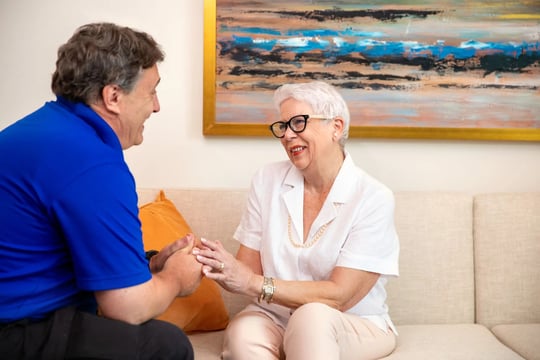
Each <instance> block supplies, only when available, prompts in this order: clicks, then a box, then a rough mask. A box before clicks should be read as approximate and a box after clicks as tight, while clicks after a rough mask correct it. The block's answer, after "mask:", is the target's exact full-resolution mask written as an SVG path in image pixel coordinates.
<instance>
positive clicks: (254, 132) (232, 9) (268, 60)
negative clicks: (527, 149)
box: [203, 0, 540, 141]
mask: <svg viewBox="0 0 540 360" xmlns="http://www.w3.org/2000/svg"><path fill="white" fill-rule="evenodd" d="M539 10H540V3H539V2H538V1H537V0H514V1H489V2H487V1H463V0H446V1H441V0H423V1H396V0H393V1H387V0H379V1H367V2H360V1H352V0H340V1H326V0H287V1H282V0H270V1H268V0H205V38H204V41H205V44H204V51H205V54H204V61H205V64H204V100H203V102H204V120H203V133H204V134H205V135H232V136H264V135H266V136H269V135H271V134H270V132H269V130H268V124H269V123H270V122H273V121H275V120H277V117H278V114H277V112H276V109H275V108H274V106H273V104H272V93H273V91H274V90H275V89H276V88H277V87H279V86H280V85H282V84H284V83H291V82H305V81H311V80H323V81H326V82H329V83H331V84H333V85H334V86H336V87H337V88H338V90H339V91H340V92H341V93H342V94H343V96H344V98H345V100H346V101H347V103H348V105H349V108H350V113H351V124H350V126H351V129H350V136H351V137H381V138H384V137H386V138H438V139H445V138H446V139H481V140H516V141H540V11H539Z"/></svg>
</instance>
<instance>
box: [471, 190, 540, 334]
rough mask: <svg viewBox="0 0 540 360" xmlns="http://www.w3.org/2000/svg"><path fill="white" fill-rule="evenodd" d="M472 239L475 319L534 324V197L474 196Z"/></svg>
mask: <svg viewBox="0 0 540 360" xmlns="http://www.w3.org/2000/svg"><path fill="white" fill-rule="evenodd" d="M474 238H475V244H474V250H475V251H474V253H475V267H476V271H475V276H476V296H477V299H476V300H477V301H476V312H477V318H476V321H477V322H478V323H480V324H484V325H486V326H488V327H490V328H491V327H492V326H494V325H499V324H510V323H513V324H522V323H540V300H539V299H540V265H539V264H540V193H513V194H501V193H498V194H482V195H478V196H476V197H475V203H474ZM539 341H540V340H539Z"/></svg>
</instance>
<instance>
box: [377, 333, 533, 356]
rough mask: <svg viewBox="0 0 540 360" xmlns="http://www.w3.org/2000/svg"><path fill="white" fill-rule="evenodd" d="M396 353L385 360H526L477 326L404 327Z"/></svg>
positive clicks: (398, 340)
mask: <svg viewBox="0 0 540 360" xmlns="http://www.w3.org/2000/svg"><path fill="white" fill-rule="evenodd" d="M397 330H398V332H399V336H398V339H397V347H396V350H394V352H393V353H392V354H391V355H389V356H387V357H385V358H384V359H385V360H402V359H403V360H405V359H406V360H412V359H415V360H416V359H418V360H420V359H422V360H423V359H436V360H458V359H459V360H513V359H516V360H517V359H523V358H522V357H521V356H519V355H518V354H517V353H515V352H513V351H512V350H511V349H509V348H508V347H506V346H504V345H503V344H502V343H500V342H499V341H497V339H496V338H495V337H494V336H493V334H492V333H491V332H490V331H489V330H488V329H487V328H486V327H484V326H482V325H477V324H443V325H402V326H398V327H397Z"/></svg>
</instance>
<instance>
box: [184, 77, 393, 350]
mask: <svg viewBox="0 0 540 360" xmlns="http://www.w3.org/2000/svg"><path fill="white" fill-rule="evenodd" d="M274 102H275V105H276V107H277V110H278V112H279V116H280V120H279V121H276V122H274V123H273V124H271V125H270V130H271V131H272V133H273V135H274V136H275V137H276V138H279V139H280V141H281V144H282V145H283V148H284V149H285V152H286V153H287V155H288V157H289V160H288V161H282V162H278V163H273V164H270V165H267V166H265V167H263V168H262V169H261V170H259V171H258V172H257V174H256V175H255V176H254V178H253V179H252V185H251V189H250V193H249V199H248V204H247V209H246V211H245V213H244V215H243V217H242V220H241V222H240V225H239V226H238V229H237V230H236V232H235V234H234V236H235V238H236V239H237V240H238V241H239V242H240V248H239V250H238V253H237V254H236V257H234V256H233V255H231V254H229V253H228V252H227V251H226V250H225V249H224V248H223V246H222V245H221V244H220V243H219V242H214V241H207V240H205V241H204V242H203V245H204V246H205V247H204V248H201V249H196V250H195V253H196V255H197V259H198V260H199V261H200V262H201V263H202V264H203V271H204V272H205V274H206V276H207V277H209V278H211V279H214V280H216V281H217V282H218V283H220V285H221V286H223V287H224V288H225V289H227V290H229V291H231V292H235V293H241V294H245V295H249V296H253V297H254V301H253V303H252V304H250V305H248V306H247V307H246V309H244V310H243V311H242V312H240V313H239V314H238V315H237V316H235V317H234V318H233V319H232V321H231V323H230V324H229V326H228V328H227V330H226V335H225V342H224V349H223V358H224V359H234V360H242V359H249V360H253V359H257V360H262V359H284V358H285V357H286V358H287V360H296V359H306V360H307V359H309V360H317V359H321V360H330V359H355V360H358V359H376V358H380V357H383V356H385V355H388V354H390V353H391V352H392V351H393V349H394V348H395V344H396V330H395V327H394V325H393V324H392V321H391V320H390V317H389V315H388V307H387V305H386V292H385V283H386V281H387V279H388V277H391V276H397V275H398V255H399V242H398V237H397V235H396V231H395V227H394V198H393V194H392V192H391V191H390V190H389V189H388V188H387V187H385V186H384V185H383V184H381V183H380V182H378V181H377V180H375V179H374V178H372V177H371V176H369V175H368V174H366V173H365V172H364V171H362V170H361V169H359V168H358V167H356V166H355V164H354V163H353V160H352V159H351V156H350V155H349V154H348V153H347V152H346V151H345V149H344V145H345V141H346V139H347V137H348V129H349V122H350V116H349V111H348V107H347V104H346V103H345V101H344V99H343V97H342V96H341V95H340V93H339V92H338V91H337V90H336V89H335V88H334V87H333V86H331V85H329V84H327V83H325V82H318V81H316V82H309V83H301V84H287V85H283V86H281V87H280V88H278V89H277V90H276V92H275V94H274Z"/></svg>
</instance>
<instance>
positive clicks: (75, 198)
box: [0, 97, 151, 323]
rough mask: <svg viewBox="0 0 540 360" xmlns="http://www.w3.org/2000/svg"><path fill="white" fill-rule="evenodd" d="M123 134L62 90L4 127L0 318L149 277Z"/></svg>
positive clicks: (43, 311) (85, 298)
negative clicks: (60, 95) (62, 96)
mask: <svg viewBox="0 0 540 360" xmlns="http://www.w3.org/2000/svg"><path fill="white" fill-rule="evenodd" d="M150 278H151V274H150V271H149V269H148V263H147V261H146V260H145V258H144V250H143V243H142V233H141V226H140V221H139V218H138V207H137V194H136V191H135V181H134V179H133V176H132V174H131V172H130V171H129V168H128V166H127V164H126V162H125V160H124V156H123V151H122V148H121V145H120V142H119V140H118V137H117V136H116V134H115V133H114V132H113V130H112V128H111V127H110V126H109V125H108V124H107V123H106V122H105V121H104V120H103V119H102V118H101V117H100V116H98V115H97V114H96V113H95V112H94V111H93V110H92V109H91V108H90V107H88V106H86V105H85V104H82V103H71V102H69V101H67V100H65V99H62V98H61V97H59V98H58V99H57V100H56V101H52V102H48V103H46V104H45V105H44V106H43V107H41V108H40V109H38V110H37V111H36V112H34V113H32V114H30V115H28V116H26V117H25V118H23V119H21V120H19V121H17V122H16V123H14V124H12V125H10V126H9V127H7V128H5V129H4V130H2V131H1V132H0V323H6V322H11V321H15V320H18V319H22V318H31V319H40V318H42V317H44V316H46V315H47V314H49V313H51V312H52V311H54V310H56V309H59V308H61V307H64V306H68V305H78V306H81V307H82V306H87V305H88V304H92V305H93V306H94V307H95V299H94V296H93V291H96V290H108V289H117V288H123V287H129V286H133V285H137V284H141V283H143V282H146V281H148V280H150Z"/></svg>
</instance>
